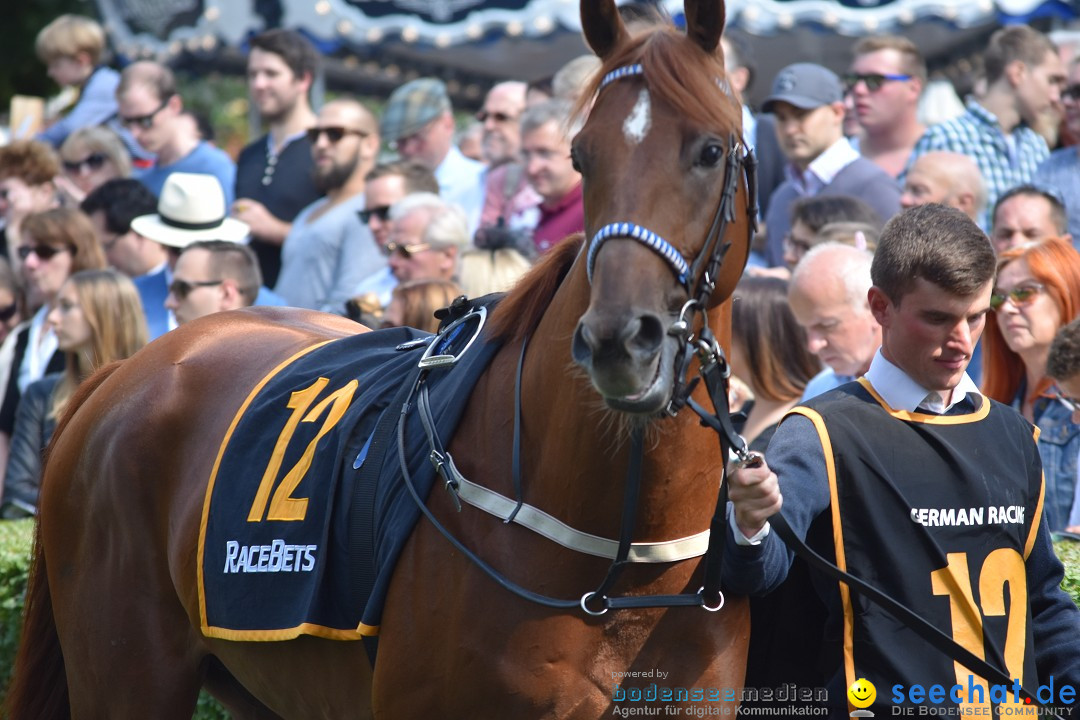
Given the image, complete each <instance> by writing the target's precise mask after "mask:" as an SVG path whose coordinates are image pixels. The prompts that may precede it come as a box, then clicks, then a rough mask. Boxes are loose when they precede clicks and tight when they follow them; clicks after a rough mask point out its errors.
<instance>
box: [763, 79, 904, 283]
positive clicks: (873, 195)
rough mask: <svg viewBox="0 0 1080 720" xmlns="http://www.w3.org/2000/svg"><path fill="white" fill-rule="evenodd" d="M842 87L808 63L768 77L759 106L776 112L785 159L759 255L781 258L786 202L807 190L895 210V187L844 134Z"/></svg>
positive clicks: (889, 212) (881, 211)
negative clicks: (783, 177) (767, 87)
mask: <svg viewBox="0 0 1080 720" xmlns="http://www.w3.org/2000/svg"><path fill="white" fill-rule="evenodd" d="M843 100H844V90H843V87H842V86H841V84H840V78H838V77H837V76H836V74H835V73H833V72H832V71H831V70H829V69H828V68H825V67H822V66H821V65H815V64H813V63H795V64H794V65H788V66H787V67H786V68H784V69H783V70H781V71H780V72H779V74H777V76H776V79H775V80H773V85H772V92H771V93H770V94H769V97H768V98H766V100H765V102H764V104H763V105H762V108H761V109H762V111H763V112H769V113H773V115H775V117H776V137H777V140H778V141H779V143H780V148H781V150H782V151H783V153H784V155H785V156H786V157H787V160H788V167H787V170H786V175H787V179H786V180H785V181H784V182H783V183H781V184H780V186H779V187H777V188H776V190H775V191H774V192H773V195H772V199H771V200H770V201H769V211H768V214H767V215H766V216H765V231H766V244H765V259H766V261H767V262H768V264H769V265H771V266H773V267H777V266H782V265H783V264H784V236H785V235H786V234H787V233H788V231H789V230H790V229H791V217H790V212H791V204H792V203H793V202H794V201H795V200H798V199H799V198H803V197H810V196H813V195H851V196H854V197H857V198H859V199H860V200H863V201H865V202H866V203H867V204H869V205H870V206H871V207H872V208H874V210H875V211H877V213H878V215H879V216H880V217H881V218H882V219H883V220H888V219H889V218H891V217H892V216H893V215H895V214H896V213H897V212H898V211H899V210H900V187H899V186H898V185H897V184H896V181H895V180H894V179H893V178H891V177H889V176H888V175H887V174H886V173H885V171H884V170H882V169H881V168H879V167H878V166H877V165H875V164H874V163H872V162H870V161H869V160H867V159H865V158H863V157H861V156H860V155H859V153H858V152H856V151H855V149H854V148H852V147H851V145H850V144H849V143H848V141H847V140H846V139H845V138H844V133H843V123H844V103H843Z"/></svg>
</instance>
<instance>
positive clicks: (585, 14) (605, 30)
mask: <svg viewBox="0 0 1080 720" xmlns="http://www.w3.org/2000/svg"><path fill="white" fill-rule="evenodd" d="M581 29H582V30H583V31H584V32H585V42H587V43H589V47H591V48H592V49H593V52H594V53H596V55H597V56H598V57H599V58H600V59H601V60H604V59H606V58H607V56H608V55H610V54H611V53H612V52H613V51H614V50H615V48H617V47H619V45H621V44H622V43H623V41H624V40H626V37H627V33H626V26H625V25H623V21H622V18H621V17H620V16H619V10H618V8H616V7H615V0H581Z"/></svg>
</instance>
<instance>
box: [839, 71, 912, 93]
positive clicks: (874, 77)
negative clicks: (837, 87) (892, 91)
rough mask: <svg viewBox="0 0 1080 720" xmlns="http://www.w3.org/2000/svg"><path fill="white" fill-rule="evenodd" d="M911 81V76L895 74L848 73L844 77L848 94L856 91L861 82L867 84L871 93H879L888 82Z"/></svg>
mask: <svg viewBox="0 0 1080 720" xmlns="http://www.w3.org/2000/svg"><path fill="white" fill-rule="evenodd" d="M910 79H911V76H910V75H897V74H894V73H848V74H847V75H844V77H843V81H844V90H845V91H846V92H851V91H852V90H854V89H855V86H856V85H858V84H859V82H860V81H861V82H864V83H866V89H867V90H869V91H870V92H877V91H878V90H880V89H881V86H882V85H884V84H885V83H887V82H903V81H904V80H910Z"/></svg>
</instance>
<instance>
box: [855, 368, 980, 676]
mask: <svg viewBox="0 0 1080 720" xmlns="http://www.w3.org/2000/svg"><path fill="white" fill-rule="evenodd" d="M856 382H857V383H859V384H860V385H862V386H863V387H864V388H865V389H866V392H868V393H870V395H872V396H873V398H874V399H875V400H877V402H878V404H879V405H881V407H882V408H884V409H885V412H887V413H889V414H890V415H892V416H893V417H894V418H896V419H897V420H906V421H908V422H917V423H926V424H927V425H963V424H965V423H972V422H979V421H980V420H983V419H985V418H986V416H987V415H989V414H990V401H989V400H988V399H987V398H986V396H985V395H979V397H981V398H982V402H981V403H979V408H978V409H977V410H975V412H970V413H967V414H966V415H932V414H930V413H921V412H908V411H907V410H896V409H895V408H893V407H890V406H889V403H887V402H885V400H884V398H882V397H881V396H880V395H878V392H877V390H875V389H874V386H873V385H871V384H870V381H869V380H867V379H866V378H865V377H861V378H859V379H858V380H856ZM852 682H854V681H852Z"/></svg>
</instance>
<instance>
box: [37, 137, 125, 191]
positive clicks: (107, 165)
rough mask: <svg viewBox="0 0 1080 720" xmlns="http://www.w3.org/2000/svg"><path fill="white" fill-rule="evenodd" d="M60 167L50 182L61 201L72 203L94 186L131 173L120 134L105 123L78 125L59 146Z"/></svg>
mask: <svg viewBox="0 0 1080 720" xmlns="http://www.w3.org/2000/svg"><path fill="white" fill-rule="evenodd" d="M60 163H61V165H62V166H63V169H64V171H63V172H62V173H61V174H60V175H57V176H56V178H55V180H54V182H55V184H56V187H57V188H58V189H59V190H60V192H61V193H62V195H63V198H64V200H65V203H64V204H65V205H68V206H69V207H76V206H78V205H79V203H81V202H82V201H83V200H85V199H86V196H87V195H89V194H90V193H91V192H92V191H93V190H94V189H95V188H97V187H99V186H101V185H103V184H104V183H105V182H107V181H109V180H113V179H115V178H126V177H130V176H131V155H130V154H129V153H128V150H127V148H126V147H124V143H123V141H121V140H120V136H119V135H117V134H116V133H114V132H113V131H112V130H110V129H109V128H106V127H100V126H97V127H88V128H81V129H79V130H76V131H75V132H73V133H71V134H70V135H68V137H67V140H65V141H64V144H63V145H61V146H60Z"/></svg>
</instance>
